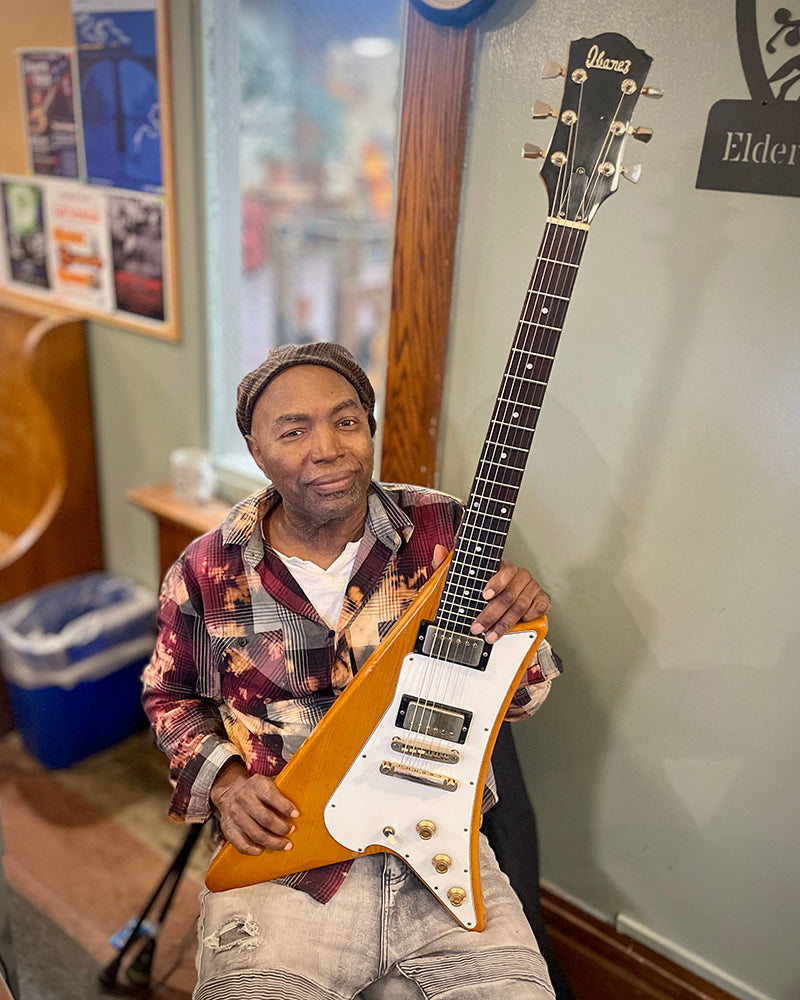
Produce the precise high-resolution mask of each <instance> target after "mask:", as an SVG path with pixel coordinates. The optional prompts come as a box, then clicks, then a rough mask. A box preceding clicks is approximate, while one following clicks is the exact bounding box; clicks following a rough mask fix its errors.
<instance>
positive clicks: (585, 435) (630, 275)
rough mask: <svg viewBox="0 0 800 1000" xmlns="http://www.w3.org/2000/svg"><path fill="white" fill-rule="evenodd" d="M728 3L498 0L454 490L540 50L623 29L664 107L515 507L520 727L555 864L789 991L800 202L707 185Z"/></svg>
mask: <svg viewBox="0 0 800 1000" xmlns="http://www.w3.org/2000/svg"><path fill="white" fill-rule="evenodd" d="M734 6H735V5H734V3H733V2H732V0H708V2H706V3H703V4H698V3H695V2H690V0H682V2H672V3H664V2H663V0H639V2H638V3H636V4H632V3H630V2H620V0H604V2H603V3H600V2H594V0H537V2H530V0H518V2H516V3H514V2H512V0H509V2H504V0H498V2H497V4H496V5H495V7H494V8H493V9H492V10H491V11H490V13H489V14H488V15H486V17H485V19H484V22H483V30H482V32H481V35H480V41H479V52H478V57H477V60H478V61H477V72H476V79H475V89H474V97H473V107H472V113H471V118H470V122H471V126H470V127H471V132H470V139H469V149H468V160H467V168H466V176H465V197H464V204H463V207H462V226H461V231H460V245H459V252H458V256H457V260H456V287H455V307H454V315H453V328H452V333H451V352H450V358H449V363H448V369H447V372H448V376H447V401H446V410H445V419H444V430H443V440H442V466H441V468H442V477H441V483H442V486H443V488H444V489H446V490H450V491H452V492H454V493H460V494H463V493H464V492H465V491H466V490H467V488H468V485H469V482H470V481H471V478H472V472H473V469H474V465H475V462H476V460H477V455H478V449H479V444H480V441H481V440H482V438H483V435H484V432H485V429H486V423H487V421H488V418H489V414H490V408H491V404H492V401H493V398H494V394H495V392H496V390H497V386H498V384H499V378H500V373H501V372H502V369H503V366H504V363H505V355H506V350H507V345H508V344H509V343H510V341H511V337H512V335H513V332H514V328H515V326H516V322H517V318H518V316H519V311H520V307H521V305H522V297H523V294H524V292H525V289H526V288H527V286H528V280H529V277H530V273H531V268H532V263H533V259H534V256H535V253H536V250H537V248H538V244H539V239H540V237H541V233H542V230H543V226H544V219H545V211H546V200H545V194H544V188H543V187H542V185H541V182H540V181H539V179H538V176H537V175H538V167H537V165H536V164H535V162H531V161H523V160H522V159H521V158H520V147H521V145H522V143H523V142H525V141H531V142H535V143H538V144H540V145H546V144H547V141H548V140H549V136H550V134H551V131H552V127H551V126H550V125H548V124H547V123H539V122H531V121H530V117H529V116H530V108H531V105H532V103H533V101H534V100H535V99H537V98H540V99H543V100H546V101H548V102H549V103H551V104H555V105H556V106H557V105H558V102H559V100H560V85H559V84H558V83H557V82H555V81H542V80H540V78H539V77H540V71H541V67H542V66H543V64H544V62H545V59H546V58H548V57H549V58H555V59H557V60H559V61H562V62H563V61H564V59H565V56H566V49H567V45H568V43H569V41H570V40H571V39H572V38H576V37H580V36H584V35H585V36H591V35H594V34H596V33H598V32H600V31H619V32H621V33H623V34H626V35H627V36H628V37H630V38H631V40H632V41H633V42H634V43H635V44H636V45H637V46H640V47H642V48H644V49H646V50H647V51H648V52H649V53H650V55H652V56H653V57H654V65H653V69H652V71H651V73H650V77H649V80H648V82H649V83H651V84H653V85H656V86H662V87H664V88H665V90H666V96H665V98H664V99H663V100H662V101H661V102H650V101H646V100H644V99H643V100H641V101H640V102H639V107H638V109H637V116H636V122H637V123H638V124H646V125H651V126H653V127H654V128H655V130H656V134H655V138H654V139H653V141H652V143H651V144H650V145H649V146H640V145H639V144H638V143H630V144H629V146H628V150H627V155H626V160H627V162H637V161H638V160H640V161H641V162H642V163H643V164H644V175H643V178H642V180H641V182H640V183H639V185H638V186H636V187H634V186H632V185H629V184H625V183H624V182H623V184H622V188H623V189H622V190H620V191H618V192H617V194H616V195H614V197H613V198H612V199H610V200H609V201H607V202H606V203H605V204H604V205H603V206H602V207H601V209H600V211H599V213H598V215H597V218H596V220H595V222H594V224H593V226H592V231H591V233H590V235H589V240H588V244H587V250H586V254H585V257H584V263H583V265H582V269H581V274H580V275H579V280H578V284H577V287H576V291H575V295H574V298H573V302H572V305H571V308H570V313H569V315H568V317H567V323H566V327H565V332H564V337H563V340H562V344H561V348H560V351H559V356H558V358H557V361H556V366H555V370H554V375H553V378H552V381H551V385H550V389H549V391H548V397H547V400H546V401H545V406H544V410H543V414H542V417H541V420H540V422H539V430H538V432H537V437H536V441H535V444H534V451H533V455H532V458H531V464H530V466H529V470H528V473H527V476H526V482H525V485H524V487H523V498H522V501H521V503H520V505H519V508H518V510H517V514H516V518H515V530H514V531H513V533H512V539H511V543H510V544H511V548H510V552H511V554H513V555H515V556H516V557H517V558H518V560H519V561H520V562H524V563H526V564H528V565H530V566H532V567H533V568H535V570H536V572H537V573H538V574H539V576H540V579H541V580H542V582H543V583H544V584H545V585H546V587H547V588H548V589H549V590H550V592H551V593H552V595H553V604H554V607H553V612H552V616H551V635H552V639H553V642H554V644H555V646H556V647H557V649H558V650H559V651H560V652H561V654H562V656H563V658H564V661H565V664H566V673H565V675H564V676H563V677H562V678H560V679H559V680H558V682H557V683H556V685H555V686H554V689H553V692H552V694H551V697H550V700H549V703H548V704H546V705H545V707H544V708H543V709H542V711H541V714H540V715H539V716H538V717H537V719H536V721H535V722H531V723H529V724H523V728H521V729H519V730H517V733H518V742H519V746H520V749H521V752H522V756H523V757H524V768H525V774H526V778H527V779H528V782H529V786H530V791H531V793H532V798H533V800H534V803H535V806H536V809H537V814H538V818H539V823H540V826H541V839H542V852H543V872H544V876H545V878H546V879H547V880H549V881H551V882H552V883H553V884H555V885H556V886H557V887H559V888H560V889H562V890H564V891H566V892H567V893H569V894H572V895H574V896H575V897H577V898H578V899H579V900H581V901H583V902H584V903H585V904H587V905H588V906H589V907H590V908H592V909H594V910H595V911H597V912H598V913H600V914H602V915H603V916H605V917H608V918H613V917H615V916H616V915H617V914H618V913H622V914H623V915H624V917H627V918H629V919H632V920H633V921H636V922H637V923H639V924H641V925H643V928H644V931H645V938H647V939H649V938H650V934H651V933H652V935H655V936H661V937H662V938H664V939H666V940H665V942H664V944H665V948H666V950H667V951H668V952H669V953H671V954H677V955H679V956H680V954H681V950H685V952H687V953H689V954H688V955H686V956H685V957H686V961H687V962H688V963H691V962H692V961H693V956H695V957H696V958H697V959H698V960H699V961H700V962H701V963H710V964H711V965H713V966H716V967H718V968H719V969H720V970H721V972H722V973H723V977H722V981H723V982H725V984H726V985H727V986H728V987H729V988H731V989H732V990H733V989H734V988H736V989H739V990H740V995H742V996H747V997H754V996H758V995H761V994H765V995H767V996H769V997H772V998H775V1000H790V998H792V1000H794V998H797V997H798V996H800V964H799V963H798V957H797V943H798V941H800V850H799V849H798V843H800V795H798V777H797V776H798V774H799V773H800V753H799V752H798V746H799V745H800V740H798V736H797V721H796V707H797V705H798V704H800V671H798V669H797V667H798V654H797V646H796V643H797V635H798V624H797V611H796V608H797V599H798V584H797V577H798V565H800V529H799V528H798V510H800V434H798V431H799V430H800V426H799V424H800V420H799V419H798V407H799V406H800V336H798V333H799V332H800V331H799V330H798V326H799V324H798V301H797V287H798V273H797V261H798V252H797V233H798V223H800V201H798V199H796V198H787V197H776V196H764V195H753V194H730V193H721V192H713V191H699V190H696V189H695V179H696V174H697V168H698V163H699V157H700V151H701V147H702V141H703V135H704V131H705V124H706V117H707V114H708V111H709V109H710V108H711V106H712V105H713V104H714V102H715V101H717V100H719V99H721V98H731V99H747V98H748V97H749V94H748V91H747V87H746V84H745V80H744V76H743V73H742V70H741V66H740V62H739V58H738V49H737V43H736V32H735V21H734ZM772 6H773V7H775V6H777V5H774V4H773V5H772ZM771 11H772V8H770V12H771ZM799 169H800V168H799ZM501 345H502V346H501ZM654 940H655V938H654ZM706 971H707V970H706ZM712 971H713V970H712ZM736 980H738V981H740V982H739V983H737V982H735V981H736ZM748 987H749V988H748Z"/></svg>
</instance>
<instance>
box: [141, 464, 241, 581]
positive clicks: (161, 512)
mask: <svg viewBox="0 0 800 1000" xmlns="http://www.w3.org/2000/svg"><path fill="white" fill-rule="evenodd" d="M125 498H126V499H127V500H128V501H129V502H130V503H132V504H134V505H135V506H136V507H141V508H142V510H146V511H148V512H149V513H150V514H153V515H154V516H155V518H156V520H157V522H158V548H159V572H160V575H161V578H162V579H163V578H164V575H165V574H166V572H167V570H168V569H169V568H170V566H171V565H172V564H173V563H174V562H175V560H176V559H177V558H178V556H179V555H180V554H181V552H183V550H184V549H185V548H186V546H187V545H188V544H189V542H191V541H192V540H193V539H195V538H197V537H198V535H203V534H205V533H206V532H207V531H211V530H212V529H213V528H216V527H217V525H219V524H220V523H221V522H222V521H223V520H224V519H225V516H226V515H227V513H228V511H229V510H230V508H231V505H230V504H229V503H227V502H226V501H225V500H223V499H222V498H221V497H212V499H211V500H209V501H208V503H196V504H193V503H185V502H184V501H182V500H179V499H178V498H177V497H176V496H175V494H174V493H173V492H172V487H171V486H170V484H169V483H168V482H167V483H152V484H150V485H148V486H140V487H137V488H136V489H132V490H128V492H127V493H126V494H125Z"/></svg>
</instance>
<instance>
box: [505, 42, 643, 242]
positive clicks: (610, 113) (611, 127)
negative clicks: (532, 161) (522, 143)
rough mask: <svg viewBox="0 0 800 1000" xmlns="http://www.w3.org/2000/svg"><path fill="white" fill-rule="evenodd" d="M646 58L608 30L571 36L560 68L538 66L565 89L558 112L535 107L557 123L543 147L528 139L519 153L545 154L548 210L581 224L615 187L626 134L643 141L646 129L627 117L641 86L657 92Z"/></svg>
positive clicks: (535, 114) (540, 115)
mask: <svg viewBox="0 0 800 1000" xmlns="http://www.w3.org/2000/svg"><path fill="white" fill-rule="evenodd" d="M652 61H653V60H652V58H651V57H650V56H648V54H647V53H646V52H644V51H643V50H642V49H637V48H636V47H635V46H634V45H633V44H632V43H631V42H630V41H628V39H627V38H625V37H624V36H623V35H618V34H615V33H612V32H607V33H605V34H602V35H597V36H596V37H595V38H579V39H577V40H576V41H574V42H572V43H571V44H570V47H569V59H568V65H567V68H566V69H565V70H562V69H561V67H560V66H557V65H555V64H553V63H548V65H547V66H546V67H545V72H544V74H543V75H544V76H560V75H562V73H563V75H564V96H563V99H562V102H561V108H560V109H559V111H557V112H556V111H552V110H551V109H550V108H548V107H547V106H546V105H540V104H538V103H537V105H536V106H535V107H534V117H535V118H539V117H547V116H549V115H551V114H552V115H553V116H554V117H556V118H557V124H556V129H555V132H554V134H553V138H552V140H551V142H550V146H549V148H548V150H547V152H546V153H542V152H541V150H538V149H537V148H536V147H535V146H534V147H526V149H525V151H524V155H525V156H543V157H544V164H543V166H542V173H541V176H542V181H543V182H544V185H545V187H546V188H547V195H548V206H549V210H548V215H549V216H550V218H553V219H558V220H565V221H571V222H578V223H585V224H587V225H588V223H590V222H591V220H592V218H593V216H594V213H595V212H596V211H597V209H598V208H599V206H600V205H601V204H602V202H603V201H605V199H606V198H608V197H609V195H611V194H613V192H614V191H616V189H617V186H618V185H619V178H620V173H621V172H622V170H623V168H622V167H621V160H622V153H623V150H624V148H625V141H626V139H627V137H628V135H633V136H634V137H635V138H637V139H641V140H643V141H647V140H648V139H649V138H650V137H651V135H652V130H650V129H644V128H640V129H634V128H633V127H632V126H631V124H630V121H631V116H632V114H633V109H634V107H635V105H636V102H637V101H638V99H639V95H640V94H642V93H644V94H645V95H646V96H651V97H660V96H661V92H660V91H657V90H652V89H651V90H648V88H645V87H644V81H645V77H646V76H647V73H648V70H649V69H650V65H651V63H652ZM531 150H533V151H535V152H531ZM633 179H635V178H633Z"/></svg>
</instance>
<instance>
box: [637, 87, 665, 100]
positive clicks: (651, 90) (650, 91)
mask: <svg viewBox="0 0 800 1000" xmlns="http://www.w3.org/2000/svg"><path fill="white" fill-rule="evenodd" d="M663 96H664V91H663V90H661V89H660V88H659V87H642V97H653V98H658V97H663Z"/></svg>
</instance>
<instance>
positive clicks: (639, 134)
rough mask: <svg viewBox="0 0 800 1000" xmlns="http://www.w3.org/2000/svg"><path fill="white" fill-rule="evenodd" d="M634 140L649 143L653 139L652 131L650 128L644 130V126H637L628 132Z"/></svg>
mask: <svg viewBox="0 0 800 1000" xmlns="http://www.w3.org/2000/svg"><path fill="white" fill-rule="evenodd" d="M628 131H629V132H630V134H631V135H632V136H633V138H634V139H638V140H639V142H650V140H651V139H652V138H653V130H652V129H651V128H645V126H644V125H637V126H636V128H632V129H629V130H628Z"/></svg>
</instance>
